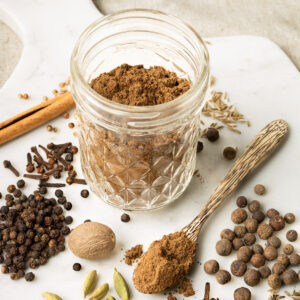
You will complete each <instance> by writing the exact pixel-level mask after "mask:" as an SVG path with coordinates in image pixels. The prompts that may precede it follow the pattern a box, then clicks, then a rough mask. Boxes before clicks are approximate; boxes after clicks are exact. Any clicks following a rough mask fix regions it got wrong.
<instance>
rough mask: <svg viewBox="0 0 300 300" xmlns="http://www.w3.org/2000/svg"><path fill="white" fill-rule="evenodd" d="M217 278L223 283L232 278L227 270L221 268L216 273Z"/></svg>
mask: <svg viewBox="0 0 300 300" xmlns="http://www.w3.org/2000/svg"><path fill="white" fill-rule="evenodd" d="M216 280H217V281H218V283H219V284H222V285H223V284H226V283H227V282H229V281H230V280H231V275H230V273H229V272H228V271H226V270H219V271H218V272H217V274H216Z"/></svg>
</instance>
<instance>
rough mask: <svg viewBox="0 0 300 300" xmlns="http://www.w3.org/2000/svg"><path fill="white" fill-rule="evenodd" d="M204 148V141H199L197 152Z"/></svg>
mask: <svg viewBox="0 0 300 300" xmlns="http://www.w3.org/2000/svg"><path fill="white" fill-rule="evenodd" d="M202 150H203V143H202V142H200V141H198V144H197V153H199V152H201V151H202Z"/></svg>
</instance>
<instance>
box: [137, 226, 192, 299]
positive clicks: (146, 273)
mask: <svg viewBox="0 0 300 300" xmlns="http://www.w3.org/2000/svg"><path fill="white" fill-rule="evenodd" d="M195 251H196V243H194V242H192V241H191V240H190V239H188V238H187V237H186V235H185V234H184V233H183V232H176V233H172V234H169V235H166V236H164V237H163V238H162V239H161V240H158V241H154V242H153V243H152V244H151V245H150V247H149V249H148V251H147V252H146V253H145V254H144V256H143V257H142V259H141V260H140V262H139V263H138V265H137V267H136V269H135V271H134V275H133V282H134V285H135V287H136V288H137V289H138V290H139V291H140V292H142V293H146V294H149V293H161V292H163V291H164V290H165V289H166V288H170V287H174V286H176V285H177V284H178V283H179V282H180V280H181V279H182V278H183V277H184V276H185V275H186V274H187V273H188V272H189V270H190V267H191V266H192V264H193V260H194V257H195Z"/></svg>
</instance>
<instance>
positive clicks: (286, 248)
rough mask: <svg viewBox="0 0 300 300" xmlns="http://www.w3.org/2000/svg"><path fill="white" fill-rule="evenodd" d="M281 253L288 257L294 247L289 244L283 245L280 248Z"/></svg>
mask: <svg viewBox="0 0 300 300" xmlns="http://www.w3.org/2000/svg"><path fill="white" fill-rule="evenodd" d="M282 251H283V253H285V254H287V255H290V254H292V253H293V252H294V246H293V245H291V244H285V245H283V247H282Z"/></svg>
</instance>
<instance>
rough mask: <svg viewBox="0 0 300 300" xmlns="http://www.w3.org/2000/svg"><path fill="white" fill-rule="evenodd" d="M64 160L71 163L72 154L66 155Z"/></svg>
mask: <svg viewBox="0 0 300 300" xmlns="http://www.w3.org/2000/svg"><path fill="white" fill-rule="evenodd" d="M65 160H66V161H68V162H72V161H73V154H72V153H68V154H67V155H66V156H65Z"/></svg>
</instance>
